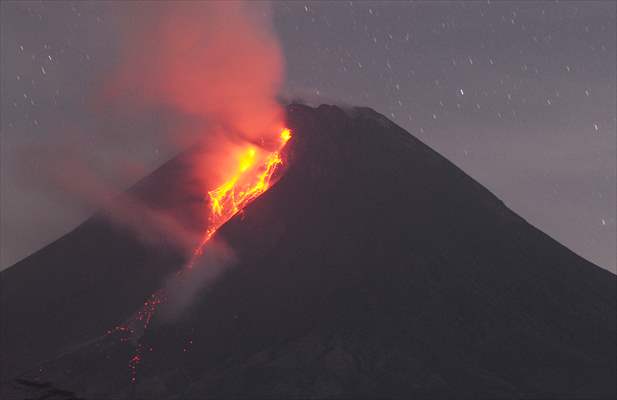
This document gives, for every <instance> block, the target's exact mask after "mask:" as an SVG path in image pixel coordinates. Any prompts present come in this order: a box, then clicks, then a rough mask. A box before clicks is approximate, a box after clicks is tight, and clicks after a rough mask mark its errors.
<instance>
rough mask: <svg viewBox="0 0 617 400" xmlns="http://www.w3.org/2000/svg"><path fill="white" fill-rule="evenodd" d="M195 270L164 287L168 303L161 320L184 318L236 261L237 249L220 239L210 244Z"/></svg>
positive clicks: (162, 306) (178, 275)
mask: <svg viewBox="0 0 617 400" xmlns="http://www.w3.org/2000/svg"><path fill="white" fill-rule="evenodd" d="M203 250H204V252H203V254H202V256H201V257H200V258H199V259H198V260H197V262H196V264H195V265H194V266H193V268H189V269H184V270H183V271H182V273H179V274H175V275H173V276H171V277H170V278H169V279H168V280H167V282H166V284H165V287H164V292H165V295H166V301H165V302H164V303H163V304H162V305H161V306H160V309H159V314H158V318H160V320H162V321H163V322H171V321H174V320H176V319H177V318H180V317H181V316H182V313H183V312H184V311H186V309H187V308H188V307H189V306H190V305H191V304H192V303H193V301H194V300H195V298H196V297H197V296H198V295H199V294H200V293H202V290H203V289H204V288H207V287H208V286H209V285H211V284H212V283H213V282H215V281H216V280H217V279H218V278H219V277H220V276H221V275H222V274H223V273H224V272H225V271H226V270H227V269H229V268H231V267H232V266H233V265H234V263H235V262H236V258H235V255H234V253H233V250H232V249H231V248H230V247H229V246H227V244H226V243H224V242H222V241H220V240H218V241H217V240H212V241H209V242H208V243H207V244H206V245H205V246H204V249H203Z"/></svg>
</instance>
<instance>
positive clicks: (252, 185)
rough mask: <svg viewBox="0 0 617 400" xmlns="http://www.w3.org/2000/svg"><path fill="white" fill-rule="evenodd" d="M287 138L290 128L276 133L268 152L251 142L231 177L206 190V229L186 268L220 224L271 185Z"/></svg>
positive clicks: (280, 162) (281, 161) (191, 263)
mask: <svg viewBox="0 0 617 400" xmlns="http://www.w3.org/2000/svg"><path fill="white" fill-rule="evenodd" d="M289 139H291V131H290V130H289V129H288V128H284V129H283V130H281V132H280V134H279V143H278V147H277V149H276V150H274V151H272V152H269V153H267V152H265V151H264V150H262V149H260V148H258V147H256V146H254V145H249V146H248V147H247V148H246V149H245V150H244V151H243V152H242V153H241V155H240V157H238V163H237V167H236V171H235V172H234V174H233V175H232V177H231V178H229V179H228V180H227V181H225V182H224V183H223V184H222V185H220V186H219V187H217V188H216V189H214V190H211V191H209V192H208V198H209V206H210V217H209V221H208V222H209V224H208V229H207V230H206V233H205V234H204V236H203V238H202V240H201V242H200V244H199V245H198V246H197V248H196V249H195V251H194V252H193V257H192V259H191V261H190V262H189V263H188V267H189V268H190V267H192V265H193V263H194V260H195V259H196V258H197V257H198V256H200V255H201V253H202V251H203V247H204V245H205V244H206V242H208V240H210V238H211V237H212V235H214V233H215V232H216V231H217V230H218V229H219V228H220V227H221V225H223V224H224V223H225V222H227V221H228V220H229V219H230V218H231V217H233V216H234V215H235V214H237V213H238V212H239V211H241V210H242V209H243V208H244V207H246V205H248V204H249V203H250V202H251V201H252V200H254V199H256V198H257V197H259V196H260V195H261V194H262V193H264V192H265V191H266V190H268V189H269V188H270V185H271V180H272V176H273V174H274V171H276V168H277V167H278V166H279V165H281V164H282V163H283V160H282V158H281V151H282V150H283V148H284V147H285V145H286V144H287V142H288V141H289Z"/></svg>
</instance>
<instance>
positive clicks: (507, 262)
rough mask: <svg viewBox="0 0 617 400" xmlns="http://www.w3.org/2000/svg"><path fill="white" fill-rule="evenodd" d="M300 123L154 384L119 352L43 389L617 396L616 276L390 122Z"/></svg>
mask: <svg viewBox="0 0 617 400" xmlns="http://www.w3.org/2000/svg"><path fill="white" fill-rule="evenodd" d="M287 116H288V124H289V126H290V128H291V129H292V130H293V131H294V137H293V139H292V141H290V143H289V149H288V154H287V157H288V166H287V169H286V172H285V174H284V175H283V176H282V177H281V178H280V180H279V181H278V182H277V184H276V185H274V186H273V187H272V188H271V189H270V190H268V191H267V192H266V193H264V194H263V195H262V196H261V197H260V198H258V199H257V200H255V201H254V202H253V203H251V204H250V205H249V206H247V207H246V209H245V210H244V212H243V213H242V215H241V216H236V217H234V218H232V219H231V220H230V221H229V222H228V223H227V224H225V225H224V226H223V227H221V229H220V230H219V232H218V233H217V235H216V237H217V238H218V239H220V240H223V241H225V242H226V243H228V244H229V245H230V247H231V248H233V249H234V251H235V253H236V256H237V258H238V259H239V261H238V263H237V264H236V265H235V266H234V267H233V268H231V269H229V270H228V271H227V272H226V273H225V274H224V275H223V276H222V277H221V278H220V279H219V281H217V282H216V283H215V284H214V285H213V286H211V287H208V288H206V289H205V290H202V292H201V295H200V297H199V298H198V299H197V300H196V301H195V302H194V304H193V305H192V306H191V308H190V309H189V310H188V311H187V313H186V315H185V316H183V318H181V319H180V320H179V321H177V322H174V323H162V322H160V321H159V322H155V325H154V326H153V327H152V329H150V330H148V331H146V333H145V335H144V337H143V338H142V341H141V343H142V344H143V345H144V346H152V347H153V348H154V349H156V350H155V351H153V352H152V354H147V357H145V359H144V362H143V364H142V365H140V367H139V368H140V371H139V373H138V374H139V377H138V378H139V379H138V384H137V385H136V386H134V387H133V389H131V385H130V384H129V383H128V379H126V373H125V371H123V370H122V369H123V368H125V365H126V360H127V357H128V355H130V348H129V347H127V346H128V345H126V344H124V345H119V344H116V343H113V342H109V341H103V342H101V341H99V342H97V345H96V346H85V347H84V348H83V349H80V350H78V351H76V352H74V353H73V354H68V355H65V356H63V357H61V358H60V359H56V360H54V361H52V362H51V363H49V364H47V365H48V366H46V367H45V370H46V371H49V372H45V373H43V374H41V375H40V376H39V375H37V374H35V375H34V376H32V377H30V378H32V379H35V378H36V379H43V380H49V381H52V382H54V384H57V385H58V387H62V388H68V390H70V391H71V392H74V393H79V394H80V395H81V396H85V397H95V398H96V397H114V398H115V397H122V396H124V395H125V394H126V393H128V392H130V391H131V390H135V391H136V393H137V395H138V396H145V397H152V396H156V397H170V398H171V397H173V396H175V395H177V394H178V393H180V392H182V393H184V394H185V395H186V396H188V397H203V396H204V395H205V394H208V395H210V396H212V397H251V396H257V397H313V396H315V397H358V396H369V397H374V396H379V397H393V398H397V397H407V396H409V395H417V396H429V397H435V396H445V397H469V396H476V397H477V396H480V397H547V396H549V397H550V396H560V397H577V396H578V397H602V396H612V395H613V393H614V387H613V386H614V385H613V384H612V383H613V382H612V380H611V379H612V377H614V372H615V370H616V367H615V362H614V359H613V358H611V353H613V354H614V352H615V350H616V349H617V346H616V342H615V332H616V331H617V329H616V328H615V317H614V314H615V311H616V310H615V308H616V306H615V303H616V301H615V299H616V296H615V275H613V274H611V273H610V272H608V271H605V270H603V269H601V268H600V267H597V266H595V265H593V264H592V263H590V262H588V261H586V260H584V259H582V258H581V257H580V256H578V255H576V254H575V253H573V252H571V251H570V250H567V249H566V248H565V247H564V246H563V245H561V244H559V243H557V242H556V241H554V240H553V239H551V238H549V237H548V236H547V235H545V234H544V233H542V232H540V231H539V230H537V229H536V228H534V227H532V226H531V225H529V224H528V223H527V222H526V221H524V220H523V219H522V218H521V217H519V216H518V215H516V214H515V213H514V212H512V211H511V210H509V209H508V208H507V207H506V206H505V205H504V204H503V202H502V201H501V200H499V199H498V198H497V197H496V196H494V195H493V194H492V193H491V192H490V191H489V190H488V189H486V188H484V187H483V186H482V185H480V184H479V183H477V182H476V181H475V180H473V179H472V178H471V177H469V176H467V175H466V174H465V173H464V172H463V171H461V170H460V169H459V168H457V167H456V166H454V164H452V163H451V162H449V161H448V160H446V159H445V158H444V157H442V156H440V155H439V154H437V153H436V152H434V151H433V150H431V149H430V148H429V147H428V146H426V145H425V144H423V143H422V142H421V141H420V140H418V139H417V138H414V137H413V136H411V135H409V134H408V133H407V132H406V131H404V130H403V129H402V128H400V127H398V126H397V125H395V124H394V123H392V122H391V121H389V120H387V118H385V117H383V116H382V115H381V114H378V113H376V112H374V111H372V110H370V109H363V108H358V109H354V110H351V111H349V110H348V111H344V110H341V109H340V108H338V107H334V106H325V105H322V106H320V107H317V108H311V107H307V106H302V105H291V106H289V107H288V108H287ZM163 186H164V185H163ZM154 192H155V193H156V191H154ZM181 197H182V196H181ZM189 197H190V196H189ZM181 203H182V202H181ZM182 204H185V203H182ZM159 250H160V249H159ZM144 251H145V252H146V253H147V252H148V251H150V250H148V249H146V250H144ZM155 258H158V257H155ZM162 264H165V265H162ZM162 264H161V267H160V268H161V270H162V271H164V272H163V273H161V274H160V275H166V274H169V273H170V270H173V269H174V268H178V265H181V263H180V262H176V263H175V264H174V265H175V267H169V265H168V264H170V263H169V262H168V261H167V262H164V263H162ZM165 268H168V270H165ZM150 279H151V280H152V283H149V284H148V285H149V286H148V285H145V286H147V287H150V286H156V284H155V283H154V279H153V278H152V277H150ZM161 279H162V278H161ZM140 290H141V291H142V292H145V291H146V290H145V289H140ZM141 301H143V298H142V299H141ZM135 302H136V300H135ZM188 337H191V338H193V339H194V341H195V343H194V344H193V345H192V348H191V349H190V351H188V352H186V353H185V352H183V351H182V348H183V346H182V343H185V341H186V340H187V338H188ZM101 357H103V358H101ZM105 357H109V358H105ZM80 360H81V361H80ZM85 360H88V362H96V364H97V368H96V371H95V370H92V369H91V368H87V367H85V366H84V365H82V364H83V363H84V362H85ZM75 365H82V368H81V369H80V373H79V374H76V373H75V372H73V373H66V372H63V371H66V370H67V369H69V370H70V369H72V368H73V367H71V366H75ZM67 367H68V368H67ZM110 382H114V385H112V386H113V387H114V388H115V389H105V386H106V384H109V383H110ZM106 390H108V391H106Z"/></svg>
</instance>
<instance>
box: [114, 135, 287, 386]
mask: <svg viewBox="0 0 617 400" xmlns="http://www.w3.org/2000/svg"><path fill="white" fill-rule="evenodd" d="M289 139H291V131H290V130H289V129H287V128H285V129H283V130H281V132H280V134H279V142H278V147H277V148H276V150H274V151H272V152H266V151H265V150H263V149H261V148H259V147H256V146H254V145H248V146H247V147H246V148H245V149H243V151H242V153H241V155H240V157H238V163H237V166H236V169H235V171H234V172H233V175H232V176H231V178H229V179H228V180H227V181H225V182H224V183H223V184H221V185H220V186H219V187H217V188H216V189H214V190H211V191H209V192H208V200H209V207H210V216H209V220H208V228H207V229H206V231H205V233H204V236H203V237H202V239H201V241H200V243H199V244H198V246H197V247H196V248H195V250H194V251H193V256H192V257H191V259H190V260H189V262H188V263H187V265H186V267H185V268H192V267H193V265H194V263H195V261H196V259H197V258H198V257H199V256H200V255H201V254H202V252H203V248H204V245H205V244H206V243H207V242H208V240H210V238H211V237H212V235H214V233H215V232H216V231H217V230H218V229H219V228H220V227H221V225H223V224H224V223H225V222H227V221H228V220H229V219H230V218H231V217H233V216H234V215H235V214H237V213H238V212H240V211H241V210H242V209H243V208H244V207H246V206H247V205H248V204H249V203H250V202H251V201H252V200H254V199H256V198H257V197H259V196H260V195H261V194H262V193H264V192H265V191H266V190H268V189H269V188H270V185H271V183H272V182H271V180H272V177H273V175H274V172H275V171H276V169H277V167H278V166H280V165H281V164H282V163H283V159H282V157H281V152H282V150H283V148H284V147H285V145H286V144H287V142H288V141H289ZM178 274H182V271H178ZM165 300H166V293H165V290H164V289H160V290H158V291H157V292H155V293H153V294H152V295H151V296H150V298H149V299H147V300H146V301H145V302H144V305H143V307H142V308H141V310H139V311H138V312H137V313H136V314H135V315H134V316H133V317H132V318H131V321H130V322H129V323H126V324H123V325H118V326H116V327H115V328H114V329H112V330H109V331H108V332H107V334H109V335H111V334H114V333H116V334H119V335H120V341H121V342H129V341H132V340H133V339H134V337H135V335H136V334H139V332H143V331H144V330H146V329H147V328H148V326H149V325H150V321H151V320H152V318H153V316H154V314H155V313H156V311H157V308H158V306H159V305H160V304H161V303H163V302H164V301H165ZM190 343H192V340H191V341H190ZM148 350H149V351H152V348H149V349H148ZM184 351H185V352H186V351H187V347H185V348H184ZM143 356H144V348H143V346H142V344H141V343H138V344H137V347H136V348H135V351H134V352H133V355H132V356H131V358H130V360H129V370H130V374H131V383H133V384H135V383H136V381H137V366H138V365H139V364H140V363H141V361H142V358H143Z"/></svg>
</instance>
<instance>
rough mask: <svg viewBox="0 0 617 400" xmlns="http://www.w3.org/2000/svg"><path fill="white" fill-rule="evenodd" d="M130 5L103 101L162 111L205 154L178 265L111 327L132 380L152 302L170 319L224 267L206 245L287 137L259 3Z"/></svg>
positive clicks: (278, 73)
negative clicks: (130, 350)
mask: <svg viewBox="0 0 617 400" xmlns="http://www.w3.org/2000/svg"><path fill="white" fill-rule="evenodd" d="M131 4H134V7H133V8H132V11H133V12H131V13H129V14H130V15H129V16H128V18H127V21H126V22H127V24H126V26H125V28H126V38H125V39H126V40H125V46H124V48H123V49H122V51H121V52H120V54H119V56H120V63H119V65H118V67H117V68H116V70H115V71H114V72H113V74H112V76H111V78H110V79H108V80H107V81H106V85H105V90H104V93H105V104H107V105H110V106H112V107H115V108H116V110H119V112H121V113H127V112H128V113H130V112H131V111H132V110H135V109H137V110H141V109H144V108H145V109H151V110H153V112H156V111H157V110H159V109H164V110H168V111H171V112H172V113H174V114H175V115H176V116H177V117H179V119H181V120H182V121H183V123H182V124H179V125H177V126H172V127H170V129H169V130H170V142H172V143H173V144H180V145H181V146H182V147H185V146H186V145H187V144H188V143H191V144H192V143H198V144H199V145H200V148H202V149H205V152H204V154H205V156H200V157H198V158H199V159H198V160H197V161H196V162H195V163H194V165H193V170H194V171H193V172H195V173H196V175H197V176H198V179H196V180H194V182H195V188H196V189H197V192H198V193H200V195H201V197H202V201H203V203H202V204H200V207H198V208H197V213H198V214H199V215H196V216H195V218H196V219H198V220H201V218H200V217H202V216H207V219H206V221H204V222H205V226H203V227H202V231H201V232H199V233H198V235H199V239H196V240H195V241H194V243H193V245H194V247H193V248H192V253H190V254H189V255H188V258H189V261H188V263H187V264H186V265H185V268H183V269H182V270H180V271H179V272H178V273H177V274H176V275H174V276H173V277H171V278H170V279H169V281H168V282H167V283H166V285H165V286H164V287H163V288H162V289H160V290H159V291H157V292H155V293H154V294H152V295H151V297H150V298H149V299H148V300H146V301H145V302H144V306H143V308H142V309H141V310H139V311H138V312H137V313H136V314H135V315H134V317H133V318H132V319H130V320H129V321H128V322H127V323H125V324H124V325H121V326H119V327H117V328H115V329H114V330H112V331H110V333H112V332H115V333H120V334H122V335H123V336H124V341H126V340H130V341H131V342H133V343H136V345H137V346H136V350H135V353H134V355H133V356H132V357H131V359H130V362H129V366H130V368H131V376H132V378H131V380H132V381H133V382H135V380H136V366H137V364H139V362H140V360H141V358H142V355H143V351H144V350H143V349H142V346H141V343H140V340H139V339H140V337H141V334H142V333H143V331H144V330H145V329H146V328H147V327H148V325H149V324H150V321H151V320H152V318H153V316H154V315H155V313H157V309H158V307H159V306H163V307H167V309H168V310H173V311H172V313H177V311H178V310H181V309H182V308H184V307H185V306H186V305H188V304H189V303H190V301H191V299H192V296H193V295H194V293H196V292H197V291H198V290H199V289H200V288H201V287H203V285H204V284H207V283H210V282H212V280H213V279H215V278H216V277H217V276H218V275H219V273H220V271H222V270H224V269H225V268H226V266H227V264H229V262H228V261H229V260H230V259H231V258H232V257H231V256H230V254H231V253H232V252H231V250H228V249H226V248H225V246H224V244H220V243H219V244H213V243H210V242H211V240H210V239H211V238H212V237H213V235H214V234H215V232H216V231H217V230H218V229H219V228H220V227H221V226H222V225H223V224H225V222H227V221H228V220H229V219H230V218H232V217H233V216H234V215H236V214H237V213H239V212H241V211H242V210H243V209H244V208H245V207H246V206H247V205H248V204H249V203H250V202H251V201H253V200H255V199H256V198H257V197H259V196H260V195H261V194H263V193H264V192H265V191H266V190H268V189H269V188H270V187H271V185H272V184H273V183H274V182H273V179H275V173H276V172H277V171H278V170H279V168H280V167H281V165H282V164H283V154H282V151H283V148H284V147H285V145H286V144H287V142H288V141H289V140H290V138H291V131H290V130H289V129H287V128H283V127H284V126H285V124H284V121H283V111H282V109H281V107H280V105H279V104H278V102H277V101H276V96H277V94H278V91H279V89H280V85H281V82H282V78H283V57H282V54H281V50H280V46H279V43H278V41H277V40H276V37H275V35H274V34H273V32H272V28H271V25H270V24H271V23H270V21H269V17H270V13H269V11H270V10H269V5H268V4H267V3H262V2H235V1H225V2H147V3H131ZM193 205H194V204H191V205H187V207H192V206H193ZM208 243H210V244H209V245H208V246H207V248H206V244H208ZM193 267H194V268H193ZM127 336H128V337H129V338H130V339H126V337H127Z"/></svg>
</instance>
